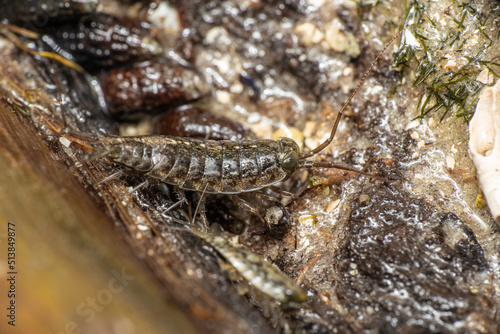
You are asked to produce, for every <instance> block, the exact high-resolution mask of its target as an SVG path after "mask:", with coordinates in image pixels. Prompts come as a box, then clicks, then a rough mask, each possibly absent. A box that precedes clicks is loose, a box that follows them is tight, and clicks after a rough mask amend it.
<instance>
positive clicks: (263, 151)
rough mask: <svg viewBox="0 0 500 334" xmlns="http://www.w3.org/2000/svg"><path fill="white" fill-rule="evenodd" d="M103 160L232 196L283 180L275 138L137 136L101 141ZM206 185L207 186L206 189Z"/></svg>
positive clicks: (196, 188)
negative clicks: (219, 138)
mask: <svg viewBox="0 0 500 334" xmlns="http://www.w3.org/2000/svg"><path fill="white" fill-rule="evenodd" d="M101 143H102V144H103V146H104V147H103V149H105V150H106V153H104V154H103V155H104V156H106V157H107V158H108V159H110V160H111V161H113V162H116V163H119V164H122V165H125V166H128V167H130V168H132V169H135V170H137V171H139V172H142V173H144V175H145V176H148V177H151V178H154V179H158V180H160V181H162V182H165V183H168V184H172V185H176V186H179V187H180V188H182V189H185V190H194V191H203V190H205V191H206V192H207V193H225V194H236V193H240V192H246V191H254V190H258V189H262V188H264V187H266V186H269V185H271V184H274V183H276V182H278V181H281V180H283V179H284V178H286V177H287V173H286V172H285V171H284V170H283V169H282V168H280V164H279V158H278V156H279V143H278V142H276V141H274V140H266V139H261V140H242V141H229V140H221V141H214V140H199V139H192V138H181V137H165V136H141V137H103V138H101ZM205 187H206V188H205Z"/></svg>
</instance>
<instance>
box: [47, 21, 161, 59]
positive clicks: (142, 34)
mask: <svg viewBox="0 0 500 334" xmlns="http://www.w3.org/2000/svg"><path fill="white" fill-rule="evenodd" d="M42 39H43V41H44V42H45V43H46V44H47V45H48V46H49V47H51V48H52V49H53V50H54V51H55V52H57V53H59V54H61V55H62V56H63V57H65V58H67V59H70V60H72V61H74V62H76V63H78V64H80V65H82V66H83V67H85V68H87V69H94V68H98V67H110V66H116V65H120V64H124V63H127V62H131V61H135V60H138V59H147V58H151V57H152V56H155V55H158V54H159V53H160V52H161V47H160V45H159V44H158V42H157V41H155V40H154V39H153V38H152V37H151V36H150V34H149V31H148V30H147V29H144V28H141V27H139V26H137V25H135V24H133V23H132V22H131V21H124V20H120V19H118V18H116V17H114V16H112V15H109V14H104V13H95V14H89V15H86V16H83V17H82V18H81V19H80V21H79V22H78V23H77V24H65V25H63V26H61V27H60V28H59V29H58V30H57V31H56V32H55V33H54V34H52V35H44V36H43V37H42Z"/></svg>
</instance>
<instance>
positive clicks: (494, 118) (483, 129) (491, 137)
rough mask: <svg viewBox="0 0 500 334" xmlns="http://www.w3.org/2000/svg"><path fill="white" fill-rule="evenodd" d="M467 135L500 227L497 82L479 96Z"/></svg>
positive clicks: (499, 89) (499, 83) (499, 90)
mask: <svg viewBox="0 0 500 334" xmlns="http://www.w3.org/2000/svg"><path fill="white" fill-rule="evenodd" d="M469 132H470V139H469V151H470V155H471V158H472V160H473V161H474V164H475V165H476V169H477V174H478V177H479V182H480V184H481V189H482V191H483V194H484V197H485V198H486V201H487V202H488V206H489V208H490V211H491V214H492V215H493V218H495V221H496V222H497V223H498V224H500V81H497V83H496V84H495V86H493V87H486V88H485V89H484V90H483V92H482V93H481V96H480V97H479V102H478V104H477V107H476V112H475V113H474V117H473V118H472V120H471V121H470V123H469Z"/></svg>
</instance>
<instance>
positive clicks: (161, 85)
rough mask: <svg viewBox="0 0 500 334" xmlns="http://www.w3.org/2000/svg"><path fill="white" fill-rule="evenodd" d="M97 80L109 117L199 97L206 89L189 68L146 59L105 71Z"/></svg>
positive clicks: (171, 104)
mask: <svg viewBox="0 0 500 334" xmlns="http://www.w3.org/2000/svg"><path fill="white" fill-rule="evenodd" d="M100 83H101V87H102V91H103V93H104V98H105V100H106V102H107V103H108V108H109V110H110V113H111V114H112V115H113V116H123V115H126V114H129V113H133V112H137V111H140V112H143V111H148V110H154V109H158V108H160V107H172V106H175V105H179V104H183V103H186V102H189V101H193V100H196V99H199V98H200V97H202V96H204V95H205V94H206V93H207V92H208V90H209V87H208V86H207V84H206V83H205V81H204V80H203V79H202V78H201V77H200V76H199V75H198V74H197V73H196V72H194V71H192V70H189V69H187V68H184V67H181V66H178V65H176V66H172V65H170V64H166V63H164V62H150V61H148V62H143V63H140V64H134V65H132V66H127V67H123V68H116V69H114V70H112V71H109V72H108V73H106V74H104V75H103V76H101V77H100Z"/></svg>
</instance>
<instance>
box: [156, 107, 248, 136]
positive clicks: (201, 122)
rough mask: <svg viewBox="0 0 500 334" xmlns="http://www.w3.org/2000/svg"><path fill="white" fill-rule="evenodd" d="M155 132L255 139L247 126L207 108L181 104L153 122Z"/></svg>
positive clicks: (168, 134)
mask: <svg viewBox="0 0 500 334" xmlns="http://www.w3.org/2000/svg"><path fill="white" fill-rule="evenodd" d="M154 130H155V132H156V133H157V134H161V135H167V136H178V137H191V138H199V139H213V140H243V139H255V135H254V134H253V133H252V132H251V131H250V129H248V128H247V127H245V126H243V125H241V124H239V123H237V122H235V121H233V120H230V119H229V118H227V117H223V116H219V115H214V114H212V113H211V112H209V111H208V110H205V109H202V108H198V107H193V106H183V107H179V108H177V109H175V110H172V111H171V112H168V113H166V114H165V115H163V116H162V117H161V118H159V119H158V121H157V122H156V123H155V126H154Z"/></svg>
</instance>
